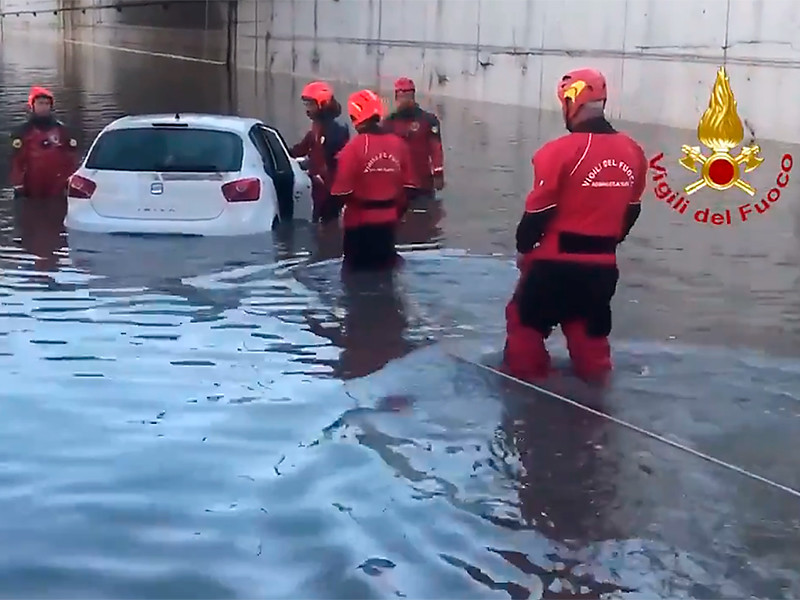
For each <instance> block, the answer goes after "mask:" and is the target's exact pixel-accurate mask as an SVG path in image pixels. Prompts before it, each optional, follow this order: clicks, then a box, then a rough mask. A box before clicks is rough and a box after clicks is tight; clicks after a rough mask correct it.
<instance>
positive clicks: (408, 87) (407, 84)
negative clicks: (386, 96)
mask: <svg viewBox="0 0 800 600" xmlns="http://www.w3.org/2000/svg"><path fill="white" fill-rule="evenodd" d="M416 91H417V88H416V87H415V86H414V81H413V80H411V79H409V78H408V77H401V78H400V79H398V80H397V81H395V82H394V93H395V94H397V93H400V92H416Z"/></svg>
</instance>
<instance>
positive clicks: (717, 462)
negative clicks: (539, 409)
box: [447, 351, 800, 498]
mask: <svg viewBox="0 0 800 600" xmlns="http://www.w3.org/2000/svg"><path fill="white" fill-rule="evenodd" d="M447 353H448V354H449V355H450V356H452V357H453V358H455V359H457V360H460V361H461V362H464V363H467V364H469V365H472V366H473V367H478V368H479V369H483V370H484V371H489V372H490V373H494V374H495V375H499V376H500V377H504V378H505V379H508V380H510V381H514V382H516V383H518V384H520V385H523V386H525V387H528V388H530V389H532V390H535V391H537V392H539V393H540V394H544V395H546V396H550V397H551V398H554V399H556V400H560V401H561V402H565V403H566V404H569V405H571V406H574V407H576V408H579V409H581V410H584V411H586V412H588V413H591V414H593V415H595V416H597V417H600V418H602V419H606V420H608V421H611V422H612V423H616V424H617V425H620V426H622V427H625V428H626V429H630V430H631V431H635V432H636V433H640V434H642V435H644V436H646V437H649V438H651V439H654V440H656V441H658V442H661V443H663V444H667V445H668V446H672V447H673V448H675V449H676V450H681V451H683V452H686V453H688V454H691V455H693V456H696V457H697V458H701V459H703V460H705V461H708V462H710V463H712V464H715V465H717V466H719V467H722V468H724V469H728V470H730V471H734V472H736V473H739V474H740V475H744V476H745V477H748V478H750V479H754V480H755V481H758V482H760V483H764V484H766V485H768V486H770V487H773V488H776V489H779V490H781V491H782V492H786V493H787V494H791V495H792V496H795V497H797V498H800V491H798V490H796V489H794V488H790V487H789V486H786V485H783V484H781V483H778V482H777V481H772V480H771V479H767V478H766V477H762V476H761V475H758V474H757V473H753V472H752V471H748V470H747V469H743V468H742V467H737V466H736V465H733V464H731V463H728V462H725V461H724V460H720V459H718V458H714V457H713V456H710V455H708V454H705V453H703V452H700V451H699V450H695V449H694V448H690V447H689V446H685V445H683V444H681V443H679V442H675V441H673V440H671V439H669V438H665V437H664V436H661V435H658V434H657V433H654V432H652V431H648V430H647V429H644V428H642V427H638V426H636V425H634V424H633V423H628V422H627V421H623V420H622V419H618V418H616V417H612V416H611V415H609V414H606V413H604V412H602V411H599V410H595V409H594V408H590V407H589V406H586V405H585V404H581V403H580V402H577V401H575V400H572V399H570V398H567V397H566V396H562V395H561V394H557V393H556V392H551V391H550V390H548V389H546V388H543V387H540V386H538V385H536V384H534V383H530V382H529V381H525V380H523V379H519V378H517V377H514V376H513V375H509V374H508V373H503V372H502V371H500V370H498V369H495V368H494V367H490V366H488V365H483V364H481V363H479V362H475V361H472V360H470V359H468V358H464V357H463V356H459V355H458V354H456V353H454V352H451V351H447Z"/></svg>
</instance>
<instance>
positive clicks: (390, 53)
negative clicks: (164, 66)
mask: <svg viewBox="0 0 800 600" xmlns="http://www.w3.org/2000/svg"><path fill="white" fill-rule="evenodd" d="M798 31H800V3H796V2H789V1H782V0H781V1H778V0H727V1H726V0H240V2H239V23H238V37H239V41H238V55H237V56H238V62H239V64H240V65H242V66H247V67H251V68H257V69H271V70H273V71H275V72H292V73H295V74H297V75H299V76H301V77H326V78H331V79H336V80H344V81H357V82H361V83H364V84H368V85H372V86H376V87H382V88H384V89H386V88H388V86H389V85H390V83H391V80H392V79H393V78H395V77H397V76H400V75H410V76H411V77H413V78H415V79H416V81H417V83H418V86H419V87H420V88H421V89H422V90H424V92H427V93H430V94H443V95H447V96H454V97H459V98H465V99H476V100H485V101H490V102H497V103H504V104H521V105H527V106H532V107H541V108H544V109H549V110H557V108H558V107H557V104H556V98H555V94H554V87H555V83H556V81H557V80H558V78H559V77H560V76H561V75H562V74H563V73H564V71H566V70H569V69H572V68H575V67H581V66H593V67H597V68H600V69H602V70H603V71H604V72H605V73H606V75H607V76H608V78H609V84H610V88H611V99H610V101H609V107H610V110H611V114H612V115H613V116H614V117H616V118H623V119H626V120H631V121H638V122H653V123H658V124H663V125H669V126H675V127H685V128H694V127H696V123H697V120H698V118H699V116H700V115H701V114H702V112H703V110H704V109H705V107H706V105H707V103H708V98H709V94H710V89H711V85H712V84H713V82H714V76H715V72H716V70H717V69H718V68H719V66H720V65H722V64H723V63H726V64H727V68H728V72H729V75H730V78H731V83H732V85H733V89H734V93H735V94H736V98H737V100H738V104H739V111H740V116H741V117H742V118H746V119H747V120H748V122H750V123H751V124H752V125H753V127H754V129H755V131H756V133H757V135H758V136H759V137H767V138H772V139H777V140H786V141H794V140H796V135H797V134H796V132H797V131H798V126H800V111H795V110H793V109H791V108H789V106H791V105H792V103H791V102H790V103H789V106H787V100H786V97H787V96H786V94H787V92H788V93H789V97H792V92H791V90H794V89H795V88H794V86H797V85H800V81H798V75H797V67H798V66H800V50H798V48H800V45H798V43H800V40H797V39H796V38H797V37H798V36H800V33H798ZM795 46H797V47H795Z"/></svg>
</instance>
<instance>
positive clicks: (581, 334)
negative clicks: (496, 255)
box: [504, 69, 647, 382]
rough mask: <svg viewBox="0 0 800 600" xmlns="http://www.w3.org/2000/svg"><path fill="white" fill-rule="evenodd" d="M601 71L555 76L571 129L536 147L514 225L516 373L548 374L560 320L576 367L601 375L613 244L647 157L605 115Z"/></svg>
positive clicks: (606, 362)
mask: <svg viewBox="0 0 800 600" xmlns="http://www.w3.org/2000/svg"><path fill="white" fill-rule="evenodd" d="M606 98H607V92H606V80H605V77H604V76H603V74H602V73H600V72H599V71H595V70H593V69H579V70H576V71H571V72H569V73H567V74H566V75H564V77H563V78H562V79H561V82H560V83H559V85H558V99H559V101H560V102H561V107H562V112H563V116H564V123H565V125H566V127H567V129H568V130H569V132H570V133H569V134H567V135H565V136H562V137H560V138H558V139H556V140H553V141H550V142H548V143H547V144H545V145H544V146H542V147H541V148H540V149H539V150H538V151H537V152H536V154H535V155H534V157H533V160H532V163H533V171H534V181H533V189H532V190H531V192H530V193H529V194H528V197H527V199H526V200H525V213H524V215H523V216H522V219H521V220H520V222H519V225H518V227H517V236H516V237H517V252H518V256H517V265H518V267H519V269H520V278H519V282H518V283H517V288H516V290H515V292H514V296H513V297H512V299H511V301H510V302H509V303H508V306H507V307H506V333H507V337H506V345H505V352H504V367H505V370H506V371H507V372H509V373H510V374H512V375H514V376H516V377H519V378H523V379H534V380H535V379H540V378H544V377H546V376H547V374H548V372H549V368H550V356H549V354H548V352H547V349H546V347H545V340H546V339H547V338H548V336H549V335H550V333H551V332H552V330H553V328H554V327H555V326H556V325H559V324H560V325H561V329H562V331H563V332H564V336H565V337H566V339H567V347H568V350H569V355H570V358H571V360H572V365H573V368H574V369H575V371H576V374H577V375H578V376H579V377H581V378H582V379H585V380H592V381H597V382H604V381H605V380H606V378H607V375H608V374H609V373H610V371H611V369H612V363H611V349H610V346H609V343H608V335H609V333H610V332H611V299H612V297H613V296H614V293H615V292H616V286H617V280H618V278H619V271H618V270H617V260H616V248H617V245H618V244H619V243H620V242H622V241H623V240H624V239H625V237H626V236H627V235H628V233H629V232H630V230H631V228H632V227H633V225H634V223H635V222H636V220H637V219H638V218H639V214H640V211H641V204H640V201H641V196H642V193H643V191H644V189H645V184H646V176H647V160H646V158H645V155H644V152H643V151H642V148H641V147H640V146H639V145H638V144H637V143H636V142H635V141H634V140H632V139H631V138H630V137H628V136H627V135H625V134H624V133H618V132H617V131H616V130H615V129H614V128H613V127H612V126H611V124H610V123H609V122H608V121H607V120H606V118H605V114H604V111H605V104H606Z"/></svg>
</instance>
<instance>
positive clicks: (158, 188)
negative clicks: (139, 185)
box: [150, 181, 164, 196]
mask: <svg viewBox="0 0 800 600" xmlns="http://www.w3.org/2000/svg"><path fill="white" fill-rule="evenodd" d="M150 193H151V194H152V195H153V196H159V195H161V194H163V193H164V184H163V183H161V182H160V181H154V182H153V183H151V184H150Z"/></svg>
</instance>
